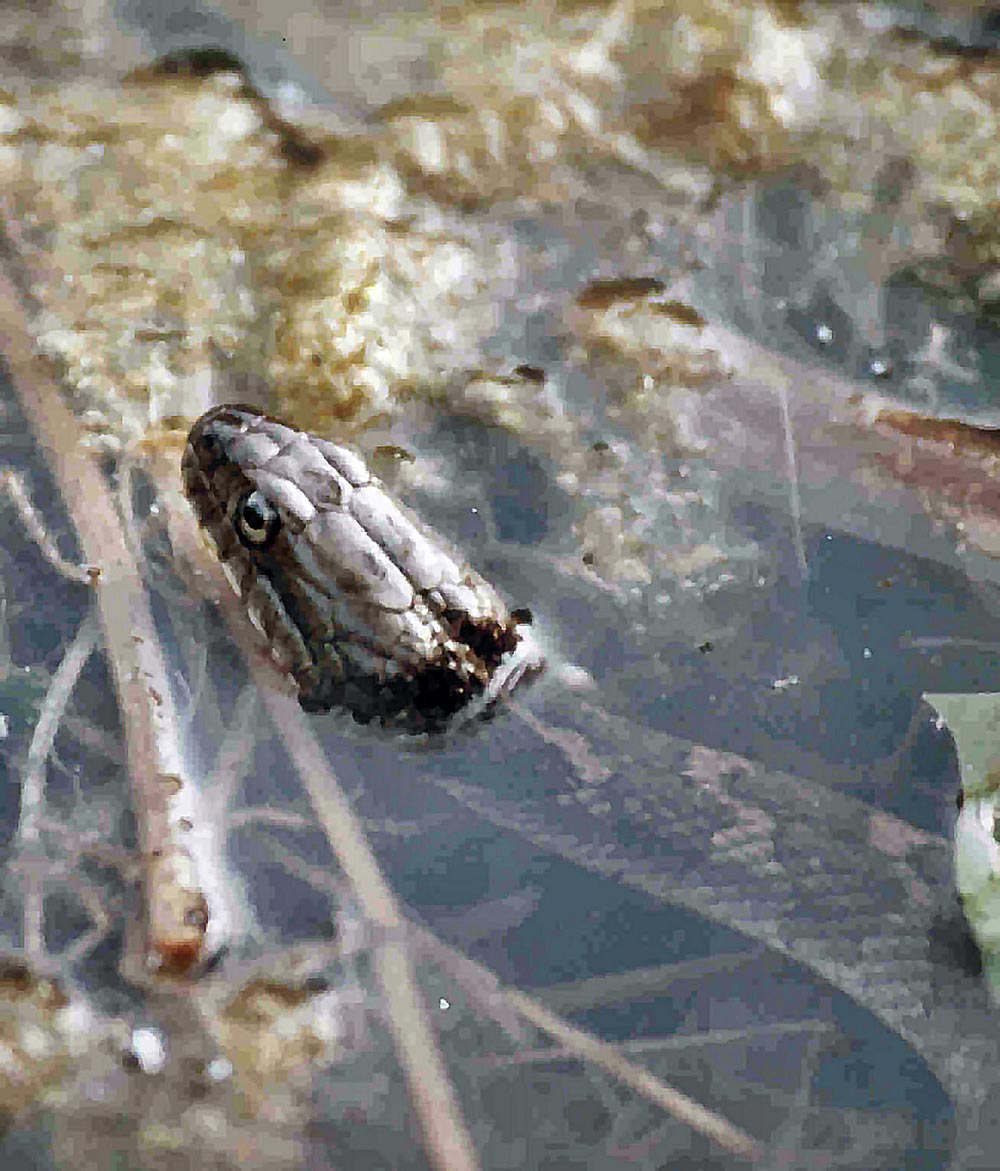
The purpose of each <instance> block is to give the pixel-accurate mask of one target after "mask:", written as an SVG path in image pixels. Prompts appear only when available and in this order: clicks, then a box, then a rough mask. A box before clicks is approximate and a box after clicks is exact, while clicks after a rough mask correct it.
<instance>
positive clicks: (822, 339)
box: [816, 324, 833, 346]
mask: <svg viewBox="0 0 1000 1171" xmlns="http://www.w3.org/2000/svg"><path fill="white" fill-rule="evenodd" d="M816 340H817V341H818V342H819V344H820V345H821V346H828V345H829V344H830V342H832V341H833V330H832V329H831V328H830V327H829V326H828V325H826V324H823V325H817V326H816Z"/></svg>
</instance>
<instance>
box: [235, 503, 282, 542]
mask: <svg viewBox="0 0 1000 1171" xmlns="http://www.w3.org/2000/svg"><path fill="white" fill-rule="evenodd" d="M233 519H234V523H235V525H236V535H237V536H238V537H239V539H240V540H241V541H242V542H243V544H244V545H246V546H247V548H248V549H265V548H267V546H268V545H270V543H271V542H272V541H273V540H274V538H275V537H276V536H277V535H278V529H280V528H281V517H280V516H279V515H278V510H277V509H276V508H275V507H274V505H273V504H272V503H271V501H270V500H268V498H267V497H266V496H265V495H264V493H263V492H261V491H260V490H259V489H254V491H252V492H248V493H247V494H246V495H245V496H242V497H240V501H239V503H238V504H237V505H236V512H235V513H234V516H233Z"/></svg>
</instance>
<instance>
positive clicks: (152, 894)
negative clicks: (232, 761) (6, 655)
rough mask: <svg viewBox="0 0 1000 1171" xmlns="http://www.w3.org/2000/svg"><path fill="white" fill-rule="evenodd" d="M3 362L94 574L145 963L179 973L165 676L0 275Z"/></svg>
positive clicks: (190, 898)
mask: <svg viewBox="0 0 1000 1171" xmlns="http://www.w3.org/2000/svg"><path fill="white" fill-rule="evenodd" d="M0 352H2V353H3V355H4V357H5V360H6V364H7V369H8V371H9V372H10V375H11V378H12V381H13V384H14V387H15V389H16V391H17V394H18V396H19V398H20V400H21V405H22V408H23V410H24V413H25V415H26V416H27V418H28V421H29V424H30V426H31V428H32V430H33V432H34V434H35V437H36V439H37V442H38V444H39V447H40V448H41V449H42V450H43V451H45V452H47V453H48V455H49V457H50V459H51V463H52V471H53V474H54V476H55V480H56V483H57V485H58V487H59V491H60V493H61V494H62V497H63V499H64V500H65V501H66V504H67V508H68V510H69V512H70V514H71V516H72V519H73V522H74V524H75V526H76V529H77V532H78V534H79V537H80V544H81V546H82V549H83V555H84V559H85V560H86V562H87V563H88V564H89V565H92V566H94V567H95V571H94V572H93V573H92V574H91V575H90V576H91V578H92V580H93V585H94V591H95V596H96V601H97V610H98V614H99V616H100V620H101V628H102V631H103V634H104V644H105V648H106V653H107V656H108V660H109V662H110V665H111V673H112V676H113V678H114V682H115V690H116V692H117V695H118V706H119V710H120V713H121V719H122V723H123V725H124V728H125V742H126V749H127V759H128V772H129V779H130V783H131V785H132V792H133V804H134V807H135V812H136V819H137V822H138V828H139V839H140V844H141V847H142V852H143V858H144V861H145V866H146V875H145V884H144V887H145V909H146V928H147V943H148V945H149V954H152V955H155V956H156V957H157V959H158V961H159V963H160V964H161V965H162V966H164V967H168V968H173V969H178V968H180V969H183V968H185V967H187V966H189V965H190V964H191V963H192V962H193V961H194V960H196V959H198V958H199V957H200V955H201V953H202V948H203V944H204V937H205V932H206V923H207V918H208V916H207V913H206V907H205V899H204V896H203V894H202V891H201V888H200V885H199V881H198V876H197V874H196V873H195V862H194V858H193V856H192V853H191V851H190V850H189V848H188V844H187V842H188V841H189V840H190V834H189V832H188V829H187V827H188V826H189V825H190V824H191V823H192V821H193V820H194V819H193V817H192V806H193V802H194V799H195V795H196V793H195V790H194V787H193V786H192V785H191V784H189V783H187V784H186V783H185V781H184V779H183V775H182V771H181V765H180V760H179V748H178V728H177V720H176V717H175V714H174V709H173V703H172V699H171V694H170V688H169V685H168V681H167V674H166V667H165V664H164V661H163V657H162V655H161V653H160V648H159V644H158V641H157V638H156V632H155V627H154V624H153V618H152V614H151V612H150V609H149V603H148V600H147V598H146V593H145V590H144V588H143V585H142V581H141V578H140V574H139V568H138V566H137V564H136V562H135V558H134V557H133V556H132V554H131V553H130V551H129V547H128V542H127V540H126V538H125V534H124V532H123V530H122V525H121V523H120V521H119V518H118V515H117V513H116V511H115V508H114V505H113V503H112V500H111V497H110V494H109V490H108V486H107V484H106V482H105V479H104V477H103V476H102V474H101V472H100V470H99V468H98V466H97V464H96V461H95V460H94V459H93V457H92V454H91V452H90V451H89V450H88V448H87V445H86V444H85V443H84V441H83V437H82V435H81V432H80V428H79V426H78V424H77V421H76V419H75V417H74V416H73V414H72V413H71V412H70V411H69V410H68V408H67V407H66V405H65V404H64V403H63V401H62V397H61V395H60V392H59V388H58V387H57V385H56V383H55V380H54V379H53V377H52V375H51V372H50V370H49V367H48V364H47V363H46V362H45V361H44V360H43V359H42V358H40V357H39V356H38V355H37V354H36V353H35V352H34V348H33V346H32V343H31V340H30V331H29V329H28V324H27V317H26V313H25V310H24V307H23V304H22V302H21V299H20V297H19V295H18V292H17V288H16V286H15V284H14V282H13V280H12V279H11V276H10V274H9V272H7V271H3V272H0ZM81 503H82V504H83V507H80V504H81ZM74 506H75V507H74ZM182 807H183V808H182Z"/></svg>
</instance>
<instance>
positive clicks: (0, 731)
mask: <svg viewBox="0 0 1000 1171" xmlns="http://www.w3.org/2000/svg"><path fill="white" fill-rule="evenodd" d="M9 735H10V721H9V720H8V719H7V717H6V716H5V715H4V714H3V712H0V740H6V739H7V737H8V736H9Z"/></svg>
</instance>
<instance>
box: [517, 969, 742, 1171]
mask: <svg viewBox="0 0 1000 1171" xmlns="http://www.w3.org/2000/svg"><path fill="white" fill-rule="evenodd" d="M507 998H508V999H509V1000H510V1001H511V1002H512V1003H513V1005H514V1007H515V1008H516V1009H517V1011H518V1012H519V1013H520V1014H521V1015H522V1016H523V1017H524V1019H525V1020H527V1021H530V1022H531V1024H533V1025H534V1026H535V1027H536V1028H537V1029H540V1030H541V1031H542V1032H543V1033H545V1034H546V1035H547V1036H549V1037H551V1038H552V1039H553V1040H554V1041H557V1042H558V1043H559V1044H560V1045H562V1046H564V1047H565V1048H566V1049H568V1050H570V1051H571V1052H572V1053H573V1054H574V1056H576V1057H580V1058H583V1059H584V1060H585V1061H589V1062H591V1063H592V1064H593V1065H596V1066H598V1067H599V1068H601V1069H603V1070H604V1071H605V1072H606V1073H609V1074H611V1075H612V1076H613V1077H614V1078H616V1079H617V1080H618V1081H619V1082H621V1084H622V1085H625V1086H628V1087H629V1089H631V1090H634V1091H635V1092H636V1093H637V1094H641V1095H642V1097H644V1098H646V1099H647V1101H650V1102H653V1103H654V1104H655V1105H657V1106H659V1107H660V1108H661V1109H662V1110H665V1111H666V1112H667V1113H668V1114H671V1115H672V1116H673V1117H674V1118H677V1119H679V1120H680V1121H681V1122H685V1123H687V1125H688V1126H690V1127H691V1128H692V1129H693V1130H696V1131H698V1133H699V1134H703V1135H706V1136H707V1137H708V1138H710V1139H712V1140H713V1141H714V1142H716V1143H718V1145H719V1146H720V1147H722V1148H723V1149H724V1150H726V1151H729V1152H730V1153H731V1154H733V1155H738V1156H739V1157H740V1158H743V1159H750V1160H754V1161H756V1160H759V1159H760V1158H761V1157H762V1155H763V1152H762V1150H761V1148H760V1146H759V1144H758V1143H757V1142H756V1141H755V1140H754V1139H752V1138H751V1137H750V1136H749V1135H748V1134H747V1133H746V1131H743V1130H740V1128H739V1127H737V1126H734V1125H733V1124H732V1123H731V1122H728V1121H727V1120H726V1119H725V1118H723V1117H722V1116H721V1115H719V1114H716V1113H714V1112H713V1111H711V1110H708V1109H706V1108H705V1107H704V1106H702V1105H701V1104H700V1103H698V1102H695V1101H694V1099H693V1098H689V1097H688V1096H687V1095H686V1094H682V1093H681V1092H680V1090H675V1089H673V1088H672V1087H671V1086H668V1085H667V1084H666V1083H665V1082H663V1081H661V1080H660V1079H659V1078H658V1077H656V1075H655V1074H652V1073H650V1072H649V1070H648V1069H644V1068H643V1067H642V1066H641V1065H636V1064H635V1062H633V1061H629V1059H628V1058H627V1057H626V1056H625V1055H624V1054H623V1053H622V1052H621V1050H620V1049H618V1048H617V1047H616V1046H614V1045H609V1044H608V1043H607V1042H606V1041H602V1040H600V1039H599V1038H598V1037H595V1036H593V1034H591V1033H587V1032H585V1031H584V1030H583V1029H580V1028H577V1027H576V1026H575V1025H571V1024H570V1023H569V1022H568V1021H566V1020H564V1019H563V1018H562V1017H560V1016H559V1015H558V1014H557V1013H554V1012H552V1010H551V1009H549V1008H546V1007H545V1005H544V1004H542V1003H540V1002H539V1001H537V1000H534V999H533V998H532V997H530V996H528V995H527V994H526V993H524V992H518V991H516V990H514V989H508V991H507Z"/></svg>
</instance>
